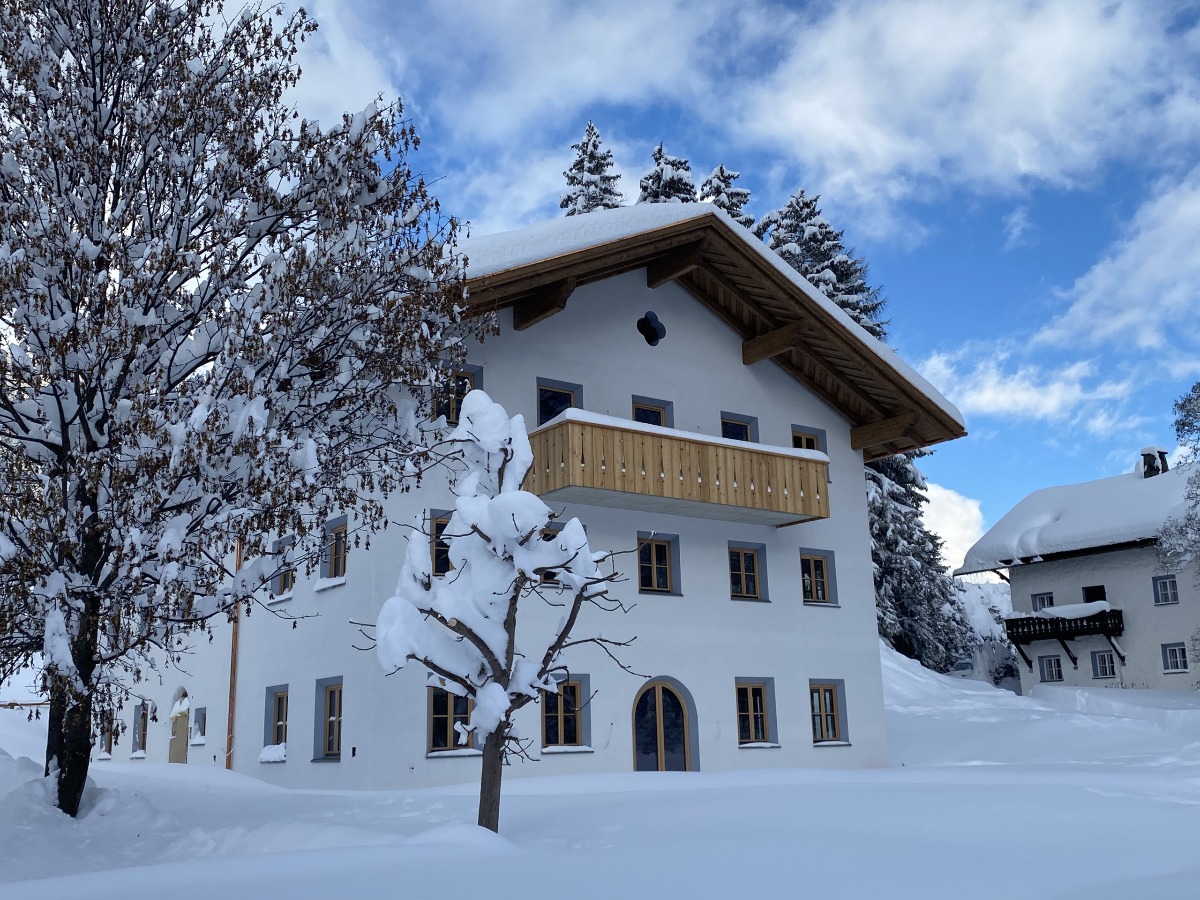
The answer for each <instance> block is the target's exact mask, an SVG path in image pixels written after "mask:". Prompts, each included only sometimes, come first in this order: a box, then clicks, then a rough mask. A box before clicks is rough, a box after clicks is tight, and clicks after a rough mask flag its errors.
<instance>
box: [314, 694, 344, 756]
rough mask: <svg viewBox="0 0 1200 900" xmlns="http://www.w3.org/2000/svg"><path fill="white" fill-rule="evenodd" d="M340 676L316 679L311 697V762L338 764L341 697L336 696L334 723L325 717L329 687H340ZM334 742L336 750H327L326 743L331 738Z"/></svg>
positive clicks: (340, 732) (340, 737) (339, 754)
mask: <svg viewBox="0 0 1200 900" xmlns="http://www.w3.org/2000/svg"><path fill="white" fill-rule="evenodd" d="M341 686H342V676H341V675H334V676H333V677H331V678H318V679H317V689H316V693H315V695H314V697H313V718H314V722H313V762H340V761H341V758H342V696H341V693H340V692H339V693H338V694H337V709H336V710H335V711H334V712H335V715H336V717H337V721H336V723H332V724H331V723H330V721H329V717H328V716H327V715H326V709H327V703H326V701H327V698H328V695H329V689H330V688H331V687H339V688H340V687H341ZM331 731H332V732H333V734H332V736H333V738H334V739H335V741H336V748H335V749H333V750H329V749H327V746H328V744H327V741H328V740H329V738H330V736H331Z"/></svg>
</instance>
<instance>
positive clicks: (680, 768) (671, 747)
mask: <svg viewBox="0 0 1200 900" xmlns="http://www.w3.org/2000/svg"><path fill="white" fill-rule="evenodd" d="M661 715H662V738H663V771H664V772H684V771H687V749H686V746H685V743H686V736H685V734H684V731H685V722H686V721H687V716H686V714H685V713H684V711H683V704H682V703H681V702H680V701H679V697H678V696H677V695H676V694H675V692H674V691H672V690H670V689H669V688H665V687H664V688H663V689H662V710H661Z"/></svg>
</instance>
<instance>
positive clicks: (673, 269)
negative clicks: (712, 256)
mask: <svg viewBox="0 0 1200 900" xmlns="http://www.w3.org/2000/svg"><path fill="white" fill-rule="evenodd" d="M703 262H704V241H696V242H695V243H693V244H687V245H686V246H683V247H680V248H679V249H678V250H673V251H672V252H670V253H667V254H666V255H664V256H660V257H659V258H658V259H656V260H654V261H653V262H652V263H650V265H648V266H646V287H648V288H658V287H662V286H663V285H664V284H666V283H667V282H668V281H674V280H675V279H676V278H678V277H679V276H681V275H686V274H687V273H688V272H690V271H692V269H698V268H699V267H700V265H701V264H702V263H703Z"/></svg>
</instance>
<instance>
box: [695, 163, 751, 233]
mask: <svg viewBox="0 0 1200 900" xmlns="http://www.w3.org/2000/svg"><path fill="white" fill-rule="evenodd" d="M741 174H742V173H741V172H733V171H730V170H729V169H727V168H725V167H724V166H717V167H716V168H715V169H713V170H712V173H711V174H710V175H709V176H708V177H707V178H706V179H704V183H703V184H702V185H700V200H701V201H703V202H705V203H711V204H712V205H713V206H715V207H717V209H723V210H725V212H727V213H729V216H730V218H732V219H733V221H735V222H737V223H738V224H739V225H741V226H742V227H743V228H753V227H754V216H752V215H750V214H749V213H747V212H745V206H746V204H747V203H749V202H750V192H749V191H748V190H746V189H745V188H741V187H734V186H733V183H734V182H735V181H737V180H738V179H739V178H740V177H741Z"/></svg>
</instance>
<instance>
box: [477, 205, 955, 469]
mask: <svg viewBox="0 0 1200 900" xmlns="http://www.w3.org/2000/svg"><path fill="white" fill-rule="evenodd" d="M589 215H603V213H591V214H589ZM469 254H470V251H469V250H468V261H467V275H468V278H467V289H468V292H469V299H468V308H469V310H471V311H474V312H479V313H483V312H491V311H495V310H499V309H504V308H508V307H511V308H512V309H513V321H514V327H515V328H517V329H518V330H520V329H523V328H528V327H531V326H533V325H535V324H537V323H538V322H540V321H542V320H543V319H545V318H548V317H549V316H552V315H554V314H555V313H557V312H558V311H560V310H562V309H563V308H565V306H566V303H567V301H568V299H569V298H570V296H571V293H572V292H573V291H574V290H575V289H576V288H577V287H580V286H582V285H586V284H590V283H592V282H596V281H602V280H603V279H605V278H611V277H612V276H614V275H620V274H622V273H625V272H631V271H635V270H637V269H645V270H646V282H647V286H648V287H650V288H656V287H659V286H661V285H663V284H666V283H668V282H671V281H674V282H675V283H677V284H679V285H680V286H681V287H683V288H684V289H686V290H687V291H688V292H689V293H691V294H692V295H693V296H694V297H695V298H696V299H697V300H699V301H700V302H701V303H702V304H704V306H706V307H707V308H708V309H709V310H711V311H712V312H713V313H714V314H716V315H717V316H718V317H719V318H720V319H721V320H722V321H724V322H725V323H726V324H727V325H728V326H729V327H730V328H732V329H733V330H734V331H735V332H737V334H739V335H740V336H741V338H742V341H743V344H742V361H743V363H744V364H745V365H757V364H761V363H762V362H764V361H766V360H771V361H772V362H773V363H774V364H775V365H778V366H779V367H780V368H782V369H783V370H784V371H785V372H787V373H788V374H789V375H791V376H792V377H794V378H795V379H796V380H797V381H799V382H800V383H801V384H803V385H805V386H806V387H807V388H808V389H809V390H811V391H812V392H813V393H815V394H816V395H817V396H819V397H821V398H822V399H823V400H825V401H826V402H827V403H828V404H829V405H830V406H832V407H833V408H834V409H836V410H838V411H839V412H840V413H841V414H842V415H843V416H845V418H846V419H847V420H848V421H849V423H850V425H851V429H852V431H851V443H852V445H853V447H854V449H856V450H860V449H861V450H862V451H863V453H864V457H865V458H866V459H867V460H872V459H879V458H881V457H884V456H889V455H891V454H894V453H903V452H906V451H909V450H916V449H919V448H922V447H928V446H930V445H932V444H938V443H941V442H943V441H948V440H953V439H954V438H959V437H963V436H964V435H965V434H966V428H965V427H964V426H963V423H962V420H961V417H960V416H959V415H958V411H957V410H956V409H954V407H953V406H952V405H951V404H950V403H948V402H947V401H945V400H944V399H943V398H941V395H940V394H938V393H937V391H936V390H935V389H933V388H932V387H930V386H929V385H927V384H926V383H925V382H924V381H923V379H921V378H920V376H918V375H917V374H916V373H915V372H913V371H912V370H911V369H908V367H907V366H905V365H904V364H903V363H901V362H900V361H899V359H898V358H897V357H896V356H895V354H894V352H893V351H892V350H891V349H890V348H887V347H885V346H883V345H882V344H880V343H879V342H877V341H875V339H874V338H872V337H870V336H869V335H867V334H866V332H864V331H862V329H860V328H859V327H858V326H857V325H855V324H853V323H852V322H851V321H850V320H849V319H848V317H847V316H846V315H845V314H844V313H842V312H841V310H838V309H837V308H836V307H834V305H833V304H832V303H831V301H829V300H828V299H826V298H825V297H824V296H822V295H821V294H820V293H819V292H818V291H817V290H816V289H815V288H813V287H812V286H811V285H809V284H808V283H807V282H806V281H804V280H803V279H802V278H800V277H799V276H798V275H797V274H796V273H794V272H793V271H792V270H791V269H789V268H788V267H787V266H786V264H785V263H783V262H782V261H781V260H779V259H778V257H776V256H775V254H773V253H772V252H771V251H770V250H767V249H766V247H765V246H764V245H761V242H759V241H757V240H755V239H754V238H753V237H752V236H751V235H750V233H749V232H748V231H746V230H745V229H744V228H741V227H740V226H738V225H735V224H733V223H732V222H731V221H729V220H727V219H726V218H725V217H724V216H723V215H722V214H719V213H717V212H716V211H711V212H706V213H702V214H699V215H695V216H692V217H689V218H686V219H684V220H682V221H674V222H670V223H668V224H665V225H657V226H655V227H649V228H645V229H642V230H638V231H637V232H636V233H632V234H624V235H622V236H620V237H616V238H610V239H601V240H597V241H595V242H592V243H589V244H588V245H586V246H583V247H580V248H576V249H570V250H569V251H567V252H562V253H551V254H548V255H547V256H545V257H544V258H538V259H532V260H529V261H523V262H521V263H520V264H517V265H513V266H511V267H508V268H501V269H494V270H491V271H486V272H485V273H484V274H480V275H478V276H471V269H470V258H469Z"/></svg>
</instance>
